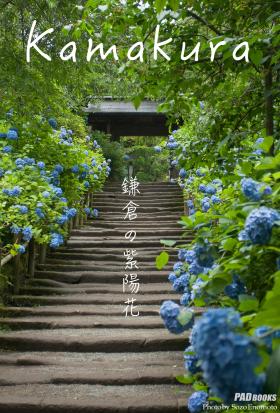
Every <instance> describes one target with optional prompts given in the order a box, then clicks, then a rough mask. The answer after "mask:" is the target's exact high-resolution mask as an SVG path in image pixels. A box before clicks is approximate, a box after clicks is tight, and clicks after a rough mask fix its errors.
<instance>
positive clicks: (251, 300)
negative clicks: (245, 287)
mask: <svg viewBox="0 0 280 413" xmlns="http://www.w3.org/2000/svg"><path fill="white" fill-rule="evenodd" d="M239 302H240V304H239V307H238V308H239V310H240V311H244V312H247V311H256V310H257V309H258V306H259V301H258V300H257V298H256V297H253V296H251V295H247V294H241V295H239Z"/></svg>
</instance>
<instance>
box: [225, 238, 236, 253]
mask: <svg viewBox="0 0 280 413" xmlns="http://www.w3.org/2000/svg"><path fill="white" fill-rule="evenodd" d="M236 244H237V240H236V239H235V238H227V239H226V240H224V241H223V242H222V247H223V249H224V250H225V251H232V250H233V249H234V247H235V246H236Z"/></svg>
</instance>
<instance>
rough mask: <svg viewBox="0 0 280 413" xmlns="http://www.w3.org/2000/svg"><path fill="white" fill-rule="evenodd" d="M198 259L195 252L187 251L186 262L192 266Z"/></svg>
mask: <svg viewBox="0 0 280 413" xmlns="http://www.w3.org/2000/svg"><path fill="white" fill-rule="evenodd" d="M195 258H196V255H195V252H194V251H193V250H187V251H186V254H185V261H186V262H187V263H188V264H191V263H192V262H193V261H194V260H195Z"/></svg>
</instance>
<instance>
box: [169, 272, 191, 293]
mask: <svg viewBox="0 0 280 413" xmlns="http://www.w3.org/2000/svg"><path fill="white" fill-rule="evenodd" d="M188 282H189V275H188V274H182V275H181V276H180V277H178V278H177V277H176V280H174V282H173V286H172V287H173V289H174V290H175V291H176V292H178V293H182V292H184V290H185V288H186V287H187V285H188Z"/></svg>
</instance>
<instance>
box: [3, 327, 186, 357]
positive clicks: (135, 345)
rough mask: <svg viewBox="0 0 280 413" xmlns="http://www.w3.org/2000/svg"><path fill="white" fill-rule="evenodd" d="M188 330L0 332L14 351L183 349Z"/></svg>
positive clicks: (112, 351) (121, 329) (120, 329)
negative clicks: (173, 332)
mask: <svg viewBox="0 0 280 413" xmlns="http://www.w3.org/2000/svg"><path fill="white" fill-rule="evenodd" d="M188 343H189V340H188V335H187V333H184V334H181V335H176V336H174V335H171V334H170V333H169V332H168V331H167V330H166V329H165V328H157V329H156V328H154V329H134V328H133V329H129V328H126V329H124V328H118V329H116V328H115V329H109V328H96V329H92V328H87V329H78V328H77V329H71V328H67V329H63V328H61V329H52V330H24V331H15V332H5V333H0V348H2V349H3V350H14V349H17V351H19V350H21V351H69V352H72V351H74V352H81V353H82V352H96V351H99V352H103V353H114V352H120V353H125V352H128V353H129V352H146V351H149V352H150V351H172V350H176V351H179V350H181V351H183V350H184V349H185V348H186V347H187V346H188Z"/></svg>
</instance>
